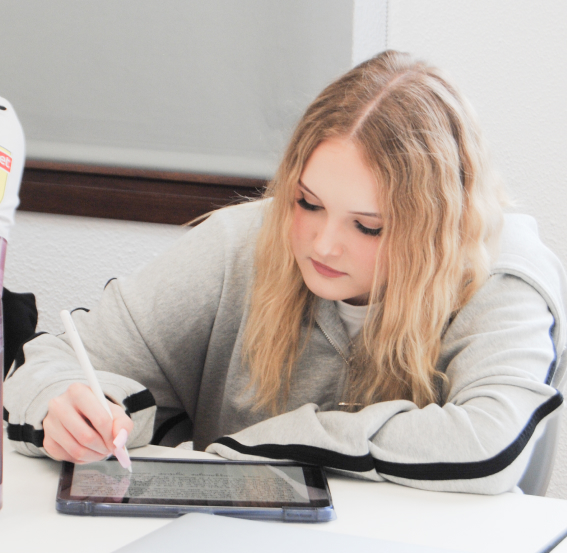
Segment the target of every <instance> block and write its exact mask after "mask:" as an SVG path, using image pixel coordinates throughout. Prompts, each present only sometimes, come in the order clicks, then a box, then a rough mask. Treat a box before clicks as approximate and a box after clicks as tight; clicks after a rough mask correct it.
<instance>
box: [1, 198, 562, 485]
mask: <svg viewBox="0 0 567 553" xmlns="http://www.w3.org/2000/svg"><path fill="white" fill-rule="evenodd" d="M263 205H264V203H263V202H253V203H249V204H244V205H240V206H236V207H232V208H229V209H224V210H221V211H219V212H217V213H215V214H214V215H212V216H211V217H210V218H209V219H208V220H207V221H205V222H204V223H202V224H200V225H199V226H198V227H196V228H195V229H192V230H191V231H189V232H187V234H186V235H185V236H184V237H183V238H182V239H181V240H179V241H178V243H177V244H176V245H175V246H174V247H173V248H172V249H170V250H169V251H168V252H166V253H165V254H163V255H161V256H160V257H159V258H157V259H155V260H154V261H152V262H151V263H150V264H149V265H147V266H146V267H145V268H143V269H141V270H140V271H138V272H136V273H135V274H133V275H131V276H130V277H128V278H119V279H116V280H112V281H111V282H110V283H109V284H108V285H107V287H106V289H105V291H104V294H103V297H102V300H101V301H100V303H99V304H98V305H97V306H96V307H95V308H93V309H92V310H90V311H89V312H86V311H82V310H78V311H75V312H74V313H73V317H74V320H75V324H76V326H77V329H78V331H79V333H80V334H81V336H82V338H83V341H84V343H85V347H86V349H87V351H88V353H89V356H90V357H91V360H92V363H93V365H94V367H95V369H97V370H98V371H99V373H98V376H99V380H100V382H101V385H102V387H103V389H104V392H105V394H106V395H107V397H109V398H111V399H112V400H113V401H115V402H116V403H118V404H121V405H123V406H124V408H125V409H126V410H127V412H128V413H129V414H130V416H131V417H132V419H133V421H134V423H135V424H134V430H133V432H132V433H131V435H130V436H129V440H128V446H129V447H136V446H141V445H145V444H147V443H148V442H149V441H150V440H151V438H152V434H153V433H154V429H157V428H162V429H163V428H164V426H163V425H164V424H165V427H167V426H168V425H169V426H171V424H170V423H168V421H176V420H180V419H182V418H183V414H184V413H186V414H187V415H188V417H189V419H190V421H191V422H192V426H193V435H192V437H193V440H194V445H195V448H196V449H201V450H203V449H205V448H207V451H211V452H216V453H219V454H220V455H222V456H224V457H227V458H230V459H258V458H272V459H296V460H301V461H307V462H313V463H319V464H323V465H325V466H327V467H329V468H332V469H334V470H337V471H339V472H345V473H348V474H350V475H352V476H357V477H361V478H367V479H371V480H376V481H382V480H389V481H393V482H399V483H402V484H405V485H409V486H413V487H418V488H423V489H429V490H446V491H465V492H475V493H500V492H504V491H508V490H511V489H512V488H513V487H514V486H515V485H516V483H517V482H518V481H519V479H520V478H521V476H522V473H523V471H524V469H525V467H526V464H527V462H528V460H529V456H530V454H531V451H532V448H533V444H534V442H535V441H536V440H537V438H538V437H539V436H540V435H541V433H542V431H543V427H544V425H545V422H546V420H547V419H548V418H549V417H551V416H556V413H557V411H558V408H559V407H560V406H561V404H562V401H563V399H562V396H561V394H560V393H559V392H558V391H557V388H558V387H559V382H560V380H561V378H562V376H563V374H562V373H563V365H562V363H559V354H560V353H562V352H563V349H564V347H565V344H566V336H567V327H566V320H565V311H564V300H565V297H566V290H567V288H566V280H565V275H564V272H563V269H562V267H561V265H560V263H559V261H558V260H557V258H556V257H555V256H554V255H553V254H552V253H551V252H550V251H549V250H548V249H547V248H546V247H545V246H544V245H543V244H542V243H541V242H540V240H539V238H538V236H537V228H536V225H535V221H534V220H533V219H531V218H529V217H526V216H522V215H508V216H506V222H505V227H504V231H503V235H502V239H501V253H500V256H499V258H498V260H497V262H496V263H495V264H494V266H493V267H492V271H491V276H490V278H489V279H488V281H487V282H486V283H485V285H484V286H483V287H482V288H481V289H480V290H479V291H478V292H477V293H476V294H475V296H474V297H473V299H472V300H471V301H470V302H469V303H468V304H467V305H466V306H465V307H464V308H463V309H461V311H460V312H459V313H458V314H457V316H456V317H455V318H454V319H453V320H452V322H451V324H450V325H449V327H448V329H447V330H446V332H445V334H444V336H443V340H442V350H441V355H440V357H439V362H438V369H439V370H441V371H443V372H445V374H446V375H447V377H448V379H447V384H446V385H444V388H443V391H442V401H441V403H440V404H439V405H438V404H430V405H428V406H426V407H425V408H422V409H419V408H418V407H417V406H416V405H415V404H414V403H412V402H411V401H406V400H395V401H385V402H382V403H377V404H375V405H371V406H368V407H366V408H364V409H362V410H361V411H360V412H358V413H346V412H344V411H341V410H340V409H339V407H338V403H339V401H341V399H342V397H343V389H344V386H345V382H346V378H347V371H348V366H347V364H346V363H345V361H344V359H348V357H349V338H348V336H347V333H346V331H345V328H344V325H343V323H342V321H341V319H340V317H339V315H338V313H337V309H336V306H335V304H334V302H332V301H327V300H322V299H319V300H318V303H317V312H316V326H315V328H314V329H313V331H312V333H311V334H310V339H309V342H308V345H307V347H306V348H305V350H304V352H303V354H302V356H301V358H300V359H299V360H298V363H297V366H296V368H295V372H294V375H293V377H292V382H291V389H290V394H289V401H288V403H287V407H286V412H285V413H284V414H282V415H280V416H277V417H270V416H269V414H268V413H267V412H265V411H262V410H259V411H255V410H253V409H251V405H252V404H251V401H252V396H253V392H252V391H251V390H249V389H248V382H249V376H248V370H247V367H246V366H245V365H243V363H242V361H241V350H242V335H243V331H244V328H245V325H246V320H247V294H248V292H249V285H250V282H251V281H252V277H253V257H254V248H255V242H256V236H257V232H258V230H259V228H260V226H261V222H262V216H263ZM305 330H306V329H304V331H305ZM76 381H81V382H85V379H84V377H83V373H82V371H81V369H80V367H79V365H78V362H77V359H76V357H75V355H74V352H73V350H72V348H71V346H70V345H69V342H68V340H67V339H66V337H65V335H62V336H57V337H56V336H52V335H49V334H42V335H40V336H39V337H37V338H35V339H33V340H32V341H30V342H28V343H27V344H25V345H24V347H23V355H20V356H19V360H18V361H17V362H16V364H15V365H14V367H13V368H12V372H11V375H10V376H9V378H8V380H7V381H6V383H5V412H4V418H5V419H6V420H7V422H8V426H7V433H8V438H9V439H10V440H12V443H13V445H14V447H15V448H16V449H17V450H18V451H19V452H21V453H24V454H27V455H45V450H44V449H43V447H42V444H43V427H42V421H43V419H44V417H45V415H46V413H47V405H48V402H49V400H50V398H52V397H54V396H57V395H59V394H61V393H63V392H64V391H65V390H66V389H67V387H68V386H69V384H71V383H72V382H76ZM189 437H190V436H188V435H187V436H184V438H185V439H188V438H189Z"/></svg>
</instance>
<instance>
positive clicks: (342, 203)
mask: <svg viewBox="0 0 567 553" xmlns="http://www.w3.org/2000/svg"><path fill="white" fill-rule="evenodd" d="M380 213H381V210H380V206H379V205H378V197H377V193H376V180H375V178H374V175H373V174H372V172H371V171H370V169H369V168H368V166H367V165H366V163H365V162H364V160H363V158H362V156H361V154H360V153H359V151H358V149H357V147H356V146H355V145H354V144H353V143H352V142H351V141H350V140H347V139H332V140H326V141H325V142H322V143H321V144H320V145H319V146H318V147H317V148H316V149H315V151H314V152H313V154H312V155H311V157H310V158H309V159H308V161H307V164H306V165H305V168H304V170H303V173H302V174H301V178H300V181H299V182H298V183H297V188H296V191H295V207H294V215H293V225H292V231H291V244H292V249H293V254H294V256H295V259H296V261H297V264H298V265H299V269H300V270H301V274H302V275H303V280H304V281H305V284H306V285H307V287H308V288H309V290H311V291H312V292H313V293H314V294H315V295H317V296H319V297H321V298H325V299H328V300H344V301H346V302H348V303H352V304H357V305H364V304H367V303H368V296H369V292H370V289H371V287H372V283H373V280H374V267H375V264H376V256H377V254H378V246H379V243H380V234H381V230H382V225H383V221H382V216H381V214H380Z"/></svg>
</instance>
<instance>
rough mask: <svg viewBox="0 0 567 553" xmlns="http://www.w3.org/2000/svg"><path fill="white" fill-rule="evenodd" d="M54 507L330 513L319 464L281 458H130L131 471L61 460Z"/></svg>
mask: <svg viewBox="0 0 567 553" xmlns="http://www.w3.org/2000/svg"><path fill="white" fill-rule="evenodd" d="M56 508H57V510H58V511H59V512H62V513H66V514H71V515H111V516H146V517H176V516H179V515H182V514H185V513H191V512H201V513H210V514H222V515H232V516H238V517H244V518H252V519H280V520H284V521H293V522H299V521H304V522H319V521H321V522H323V521H328V520H333V519H334V518H336V517H335V512H334V509H333V503H332V500H331V494H330V492H329V486H328V483H327V478H326V476H325V472H324V469H323V468H322V467H319V466H315V465H306V464H300V463H285V462H282V463H279V462H274V463H266V462H241V461H224V460H223V461H216V460H214V461H209V460H196V459H150V458H135V459H132V473H130V472H128V471H127V470H125V469H123V468H122V467H121V466H120V464H119V463H118V461H117V460H116V459H115V458H110V459H108V460H106V461H100V462H96V463H90V464H87V465H74V464H72V463H67V462H64V463H63V467H62V469H61V477H60V479H59V488H58V490H57V500H56Z"/></svg>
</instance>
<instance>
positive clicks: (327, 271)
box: [310, 258, 346, 278]
mask: <svg viewBox="0 0 567 553" xmlns="http://www.w3.org/2000/svg"><path fill="white" fill-rule="evenodd" d="M310 259H311V263H313V267H314V268H315V270H316V271H317V272H318V273H319V274H320V275H323V276H326V277H330V278H339V277H342V276H345V275H346V273H341V272H340V271H335V269H331V267H327V265H323V263H319V262H318V261H315V260H314V259H312V258H310Z"/></svg>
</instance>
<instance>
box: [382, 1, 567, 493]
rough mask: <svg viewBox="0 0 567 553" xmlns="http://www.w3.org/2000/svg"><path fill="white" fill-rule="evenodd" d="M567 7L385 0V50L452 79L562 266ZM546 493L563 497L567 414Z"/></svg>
mask: <svg viewBox="0 0 567 553" xmlns="http://www.w3.org/2000/svg"><path fill="white" fill-rule="evenodd" d="M566 37H567V3H566V2H565V1H564V0H542V1H540V2H533V1H531V0H475V1H474V2H455V1H454V0H427V1H424V0H390V3H389V20H388V39H387V42H388V47H389V48H395V49H399V50H405V51H409V52H411V53H413V54H415V55H418V56H419V57H422V58H424V59H426V60H428V61H430V62H432V63H434V64H435V65H438V66H439V67H441V68H443V69H445V70H446V71H447V72H449V73H450V74H452V75H453V77H454V79H455V80H456V82H457V83H458V84H460V86H461V88H462V90H463V91H464V93H465V94H466V95H467V96H468V97H469V99H470V100H471V102H472V103H473V105H474V106H475V108H476V110H477V112H478V115H479V118H480V121H481V124H482V126H483V128H484V129H485V133H486V137H487V139H488V141H489V143H490V145H491V149H492V152H493V157H494V160H495V162H496V165H497V167H498V168H499V170H500V172H501V174H502V176H503V177H504V179H505V181H506V182H507V183H508V187H509V190H510V192H511V194H512V196H513V197H514V198H515V199H516V201H517V204H518V205H517V208H516V209H517V210H519V211H522V212H525V213H529V214H531V215H534V216H535V217H536V219H537V220H538V223H539V228H540V233H541V236H542V237H543V239H544V241H545V242H546V243H547V244H548V245H549V246H550V247H551V248H552V249H553V250H554V251H555V252H556V253H557V254H558V255H559V257H560V258H561V260H562V262H563V263H564V265H565V266H567V240H565V237H566V236H567V216H566V213H567V171H566V170H565V161H566V157H567V108H566V102H567V39H566ZM563 419H564V420H563V423H562V424H563V434H562V436H561V441H560V448H559V454H558V457H557V460H556V464H555V469H554V474H553V477H552V481H551V484H550V487H549V491H548V495H550V496H553V497H561V498H567V410H566V411H564V415H563Z"/></svg>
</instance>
